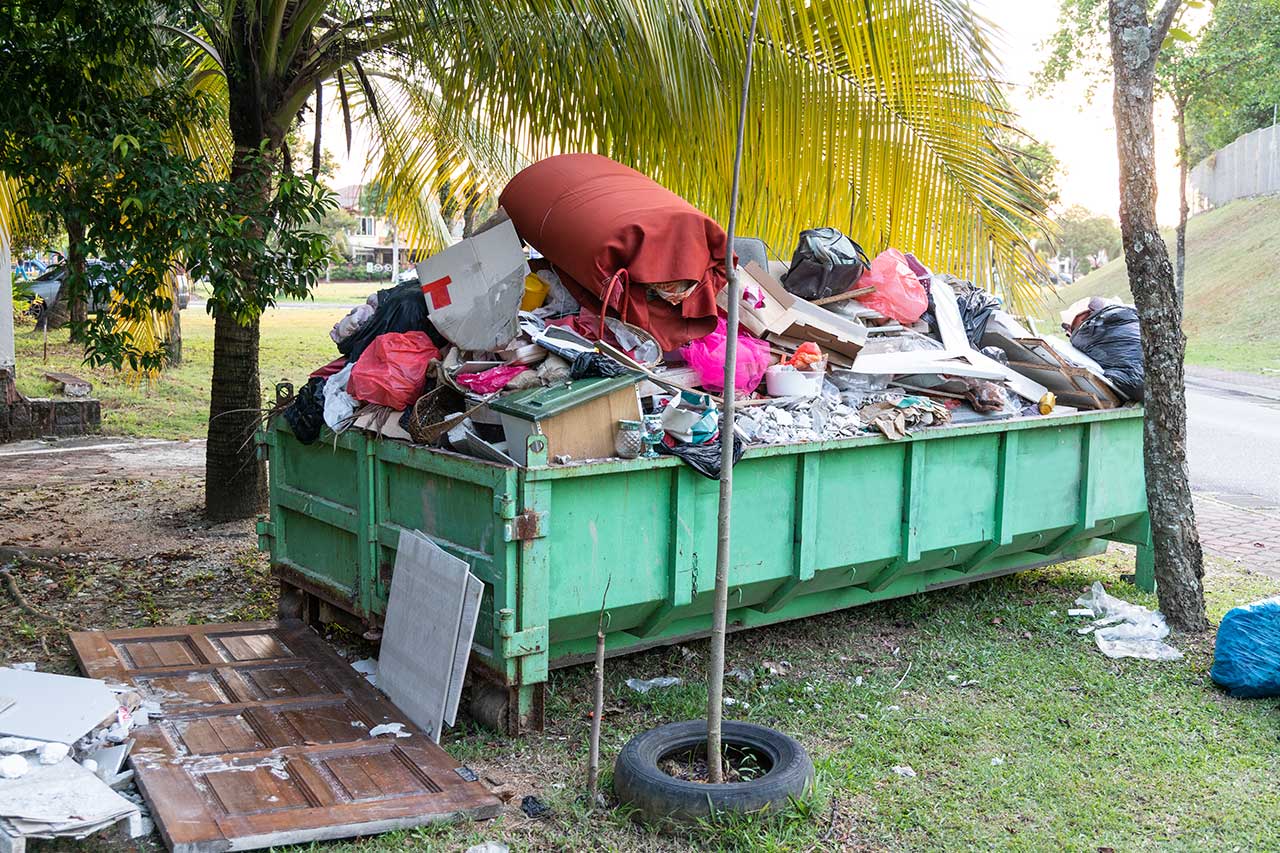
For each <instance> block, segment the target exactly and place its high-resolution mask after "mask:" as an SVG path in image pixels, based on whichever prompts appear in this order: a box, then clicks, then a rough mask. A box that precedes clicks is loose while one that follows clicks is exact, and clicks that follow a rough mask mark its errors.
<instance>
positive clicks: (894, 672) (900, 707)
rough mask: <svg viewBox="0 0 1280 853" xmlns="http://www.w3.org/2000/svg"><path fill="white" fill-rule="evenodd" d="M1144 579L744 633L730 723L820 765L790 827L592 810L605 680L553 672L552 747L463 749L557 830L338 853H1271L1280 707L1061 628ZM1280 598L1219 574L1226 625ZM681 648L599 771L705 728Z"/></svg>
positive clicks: (614, 732) (979, 594) (482, 832)
mask: <svg viewBox="0 0 1280 853" xmlns="http://www.w3.org/2000/svg"><path fill="white" fill-rule="evenodd" d="M1131 570H1132V556H1131V555H1127V554H1124V553H1121V552H1113V553H1111V554H1108V555H1105V556H1102V557H1098V558H1093V559H1090V560H1083V561H1079V562H1076V563H1072V564H1068V565H1065V566H1060V567H1052V568H1048V569H1044V570H1039V571H1034V572H1029V573H1025V574H1023V575H1018V576H1013V577H1008V578H1004V579H999V580H995V581H991V582H987V583H979V584H976V585H974V586H972V587H969V588H960V589H954V590H944V591H938V592H933V593H929V594H926V595H920V596H915V597H912V598H908V599H904V600H898V601H892V602H886V603H883V604H877V605H871V606H867V607H861V608H856V609H853V610H849V611H845V612H843V613H837V614H831V615H828V616H823V617H819V618H815V619H810V620H805V621H803V622H799V623H792V624H790V625H781V626H775V627H771V628H766V629H759V630H755V631H749V632H746V633H740V634H736V635H733V636H731V637H730V639H729V645H728V658H729V666H730V667H742V668H744V669H747V670H749V671H751V672H752V673H753V674H754V680H753V681H752V682H751V683H749V684H748V683H742V682H740V681H737V680H735V679H734V678H733V677H730V678H729V679H728V681H727V686H726V693H727V694H729V695H731V696H733V698H734V699H735V700H736V702H737V703H738V704H735V705H734V706H732V707H731V708H729V709H727V712H726V713H727V716H729V717H731V718H744V719H747V720H751V721H755V722H759V723H763V724H766V725H770V726H774V727H776V728H779V729H781V730H783V731H786V732H788V733H790V734H792V735H793V736H795V737H797V738H798V739H799V740H800V741H801V742H802V743H803V744H804V745H805V747H806V748H807V749H808V750H809V753H810V755H811V757H812V758H813V760H814V763H815V765H816V766H817V775H818V790H817V791H816V793H815V794H814V795H813V796H812V797H810V798H809V799H808V800H806V801H804V802H800V803H796V804H795V805H794V806H793V807H792V808H791V809H790V810H789V811H788V813H787V814H785V815H783V816H781V817H777V818H771V819H737V820H729V821H723V822H719V823H716V824H714V825H707V826H704V827H701V828H696V829H694V830H689V831H684V832H681V833H677V834H674V835H670V834H663V835H659V834H655V833H653V832H651V831H649V830H647V829H643V828H640V827H637V826H635V825H634V824H632V822H631V821H630V820H629V819H628V817H627V815H626V813H625V812H624V811H623V810H621V809H618V808H616V807H614V808H610V809H608V810H600V811H595V812H590V811H588V810H587V809H586V808H585V798H584V795H583V793H582V792H583V790H584V784H585V783H584V781H583V780H584V778H585V770H584V768H585V762H586V755H587V733H588V726H589V721H588V719H587V710H588V709H589V708H590V704H591V698H590V697H591V687H590V680H591V679H590V667H589V666H579V667H574V668H571V669H568V670H559V671H556V672H554V673H553V674H552V678H551V684H550V688H551V689H550V691H549V694H548V705H547V721H548V729H547V731H546V732H545V733H544V734H542V735H534V736H529V737H527V738H524V739H520V740H509V739H506V738H504V737H501V736H498V735H496V734H493V733H491V732H488V731H483V730H478V729H475V728H471V729H463V730H461V731H460V732H458V733H455V734H454V735H453V736H452V737H449V738H447V740H446V748H447V749H448V750H449V751H450V753H452V754H453V755H454V756H455V757H457V758H458V759H459V760H461V761H463V762H465V763H467V764H468V765H469V766H471V767H473V768H475V769H476V770H477V771H478V772H480V773H481V775H482V776H484V777H486V778H488V779H489V780H490V781H492V782H494V783H506V782H514V783H515V784H516V786H517V787H518V788H519V789H520V791H521V793H522V794H523V793H524V792H525V791H526V790H528V789H529V788H530V787H532V790H533V791H535V792H536V794H537V796H538V797H539V798H541V799H542V800H543V801H544V802H546V803H547V804H548V805H549V806H551V808H552V810H553V812H552V815H551V816H550V817H548V818H544V819H542V820H538V821H529V820H524V819H522V818H518V817H517V818H513V817H512V816H511V812H510V811H508V813H507V814H506V816H504V817H501V818H499V819H497V820H495V821H491V822H487V823H483V824H462V825H458V826H437V827H427V828H422V829H418V830H414V831H409V832H402V833H394V834H390V835H385V836H379V837H376V838H370V839H366V840H361V841H357V842H346V843H342V844H336V845H333V846H326V847H325V849H326V850H333V851H335V853H336V851H357V850H358V851H384V850H386V851H390V850H403V849H424V850H463V849H466V847H468V846H469V845H471V844H477V843H480V842H482V841H484V840H500V841H502V842H504V843H507V844H509V845H511V849H512V850H528V849H538V850H587V849H590V850H688V851H705V850H752V851H756V850H764V851H770V850H795V851H806V850H819V849H820V850H849V849H853V850H990V849H1002V850H1079V851H1097V850H1106V849H1109V848H1113V849H1115V850H1144V849H1152V850H1154V849H1159V850H1196V851H1199V850H1262V849H1275V846H1274V845H1275V837H1276V836H1275V816H1276V815H1277V814H1280V751H1277V749H1276V739H1277V733H1278V732H1280V726H1278V724H1280V715H1278V714H1277V703H1276V702H1275V701H1274V700H1271V701H1237V700H1232V699H1229V698H1227V697H1225V696H1224V695H1223V694H1222V693H1221V692H1220V691H1218V690H1217V689H1215V688H1214V687H1213V686H1212V685H1211V684H1210V682H1209V680H1208V676H1207V672H1208V668H1209V665H1210V663H1211V660H1212V640H1211V638H1210V639H1208V640H1200V641H1190V640H1187V639H1186V638H1175V642H1176V643H1177V644H1178V645H1179V647H1180V648H1182V649H1183V651H1184V652H1186V660H1185V661H1182V662H1179V663H1172V664H1158V663H1152V662H1146V661H1136V660H1122V661H1112V660H1109V659H1107V658H1105V657H1103V656H1102V655H1101V654H1100V653H1099V652H1098V651H1097V649H1096V648H1095V646H1094V643H1093V640H1092V638H1091V637H1082V636H1079V635H1078V634H1077V633H1076V630H1075V629H1076V627H1078V626H1079V625H1080V624H1083V620H1079V619H1075V618H1070V617H1068V616H1067V615H1066V611H1067V608H1068V607H1070V606H1072V602H1073V601H1074V599H1075V598H1076V597H1077V596H1078V595H1079V594H1080V593H1081V592H1082V591H1083V590H1084V589H1085V588H1086V587H1087V586H1088V585H1089V584H1090V583H1091V582H1092V581H1093V580H1095V579H1099V578H1101V579H1103V580H1104V581H1105V582H1106V584H1107V587H1108V589H1109V590H1110V591H1112V592H1113V593H1114V594H1117V595H1120V596H1121V597H1124V598H1126V599H1129V600H1136V601H1140V602H1142V603H1145V604H1148V605H1153V604H1154V601H1153V598H1152V597H1151V596H1145V595H1143V594H1141V593H1138V592H1137V591H1136V590H1135V589H1134V588H1133V587H1132V586H1130V585H1128V584H1125V583H1123V582H1121V581H1120V580H1119V574H1120V572H1122V571H1131ZM1277 589H1280V582H1278V581H1275V580H1273V579H1266V578H1262V577H1260V576H1257V575H1244V574H1239V573H1231V572H1229V571H1227V570H1225V569H1223V568H1222V567H1215V570H1214V572H1213V575H1212V577H1211V579H1210V583H1209V597H1210V610H1211V616H1212V618H1213V619H1214V620H1215V621H1216V620H1217V619H1219V618H1221V616H1222V614H1223V613H1224V612H1225V611H1226V610H1227V609H1229V608H1230V607H1231V606H1233V605H1235V604H1237V603H1241V602H1244V601H1247V600H1253V599H1255V598H1258V597H1261V596H1263V595H1266V594H1271V593H1274V592H1276V591H1277ZM683 649H684V650H683V651H682V650H681V649H676V648H666V649H658V650H653V651H650V652H646V653H643V654H639V655H633V656H630V657H626V658H620V659H614V660H611V661H610V662H609V663H608V664H607V666H606V670H607V693H606V718H605V726H604V737H603V746H602V753H603V759H602V762H603V763H605V764H606V765H609V766H611V762H612V760H613V759H614V757H616V755H617V754H618V752H619V750H620V749H621V748H622V745H623V744H624V743H625V742H626V740H627V739H629V738H630V737H631V736H633V735H635V734H636V733H638V732H640V731H642V730H644V729H646V728H649V727H651V726H655V725H660V724H662V723H666V722H671V721H675V720H681V719H690V718H701V717H702V716H703V714H704V712H705V706H704V705H703V702H704V698H703V697H704V696H705V689H706V686H705V678H704V676H703V670H702V668H703V667H704V666H705V661H706V649H707V644H706V643H705V642H693V643H688V644H686V645H685V646H684V647H683ZM763 660H773V661H779V660H786V661H788V662H789V663H790V664H791V666H792V669H791V672H790V674H789V675H788V676H786V677H779V676H770V675H768V674H766V673H765V671H764V669H763V668H762V666H761V661H763ZM657 675H678V676H680V677H682V678H683V679H684V680H685V681H684V684H682V685H680V686H677V687H674V688H670V689H667V690H654V691H653V692H651V693H649V694H647V695H640V694H638V693H635V692H633V691H631V690H630V689H628V688H627V687H626V686H625V684H624V683H623V682H624V681H625V679H626V678H629V677H638V678H650V677H653V676H657ZM859 676H861V678H862V683H861V685H857V683H856V679H857V677H859ZM896 765H907V766H910V767H911V768H912V769H914V770H915V772H916V774H917V775H916V777H915V778H905V777H902V776H899V775H897V774H896V773H895V772H894V771H893V769H892V768H893V767H894V766H896ZM610 778H611V773H609V772H606V773H605V774H604V790H606V791H608V790H609V780H610ZM611 805H615V804H611Z"/></svg>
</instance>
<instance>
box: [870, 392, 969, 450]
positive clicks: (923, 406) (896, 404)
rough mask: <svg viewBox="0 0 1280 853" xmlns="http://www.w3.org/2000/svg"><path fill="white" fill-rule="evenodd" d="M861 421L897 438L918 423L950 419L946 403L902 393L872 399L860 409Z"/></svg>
mask: <svg viewBox="0 0 1280 853" xmlns="http://www.w3.org/2000/svg"><path fill="white" fill-rule="evenodd" d="M858 415H859V417H861V418H862V422H863V423H865V424H866V425H867V426H868V427H870V428H872V429H876V430H879V431H880V432H882V433H884V435H885V436H886V437H888V438H890V439H893V440H894V441H897V440H898V439H901V438H905V437H906V436H907V435H908V434H910V433H911V431H912V430H914V429H916V428H917V427H927V426H941V425H942V424H945V423H947V422H948V421H949V420H951V413H950V412H949V411H947V407H946V406H943V405H941V404H940V403H935V402H934V401H933V400H930V399H928V398H927V397H903V398H902V399H900V400H897V401H894V400H886V401H884V402H880V403H869V404H867V405H865V406H863V407H862V408H860V409H859V410H858Z"/></svg>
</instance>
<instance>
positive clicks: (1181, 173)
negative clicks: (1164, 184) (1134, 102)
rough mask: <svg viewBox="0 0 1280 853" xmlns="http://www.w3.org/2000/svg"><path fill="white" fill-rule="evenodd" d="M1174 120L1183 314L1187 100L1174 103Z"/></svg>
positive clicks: (1177, 272) (1177, 277) (1177, 275)
mask: <svg viewBox="0 0 1280 853" xmlns="http://www.w3.org/2000/svg"><path fill="white" fill-rule="evenodd" d="M1174 120H1175V121H1177V123H1178V230H1177V235H1176V241H1177V248H1176V249H1175V252H1176V257H1175V260H1174V267H1173V273H1174V285H1175V287H1176V288H1177V290H1178V312H1179V313H1180V314H1181V313H1182V311H1183V308H1184V306H1185V305H1186V301H1187V300H1186V296H1187V214H1188V213H1190V211H1191V208H1190V206H1189V205H1188V204H1187V102H1186V101H1185V100H1182V101H1179V102H1177V103H1175V104H1174Z"/></svg>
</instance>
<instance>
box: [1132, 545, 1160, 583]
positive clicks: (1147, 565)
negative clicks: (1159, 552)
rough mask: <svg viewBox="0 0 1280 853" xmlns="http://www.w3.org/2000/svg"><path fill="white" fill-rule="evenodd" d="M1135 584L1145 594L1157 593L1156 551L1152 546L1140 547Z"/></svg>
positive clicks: (1135, 570) (1135, 571)
mask: <svg viewBox="0 0 1280 853" xmlns="http://www.w3.org/2000/svg"><path fill="white" fill-rule="evenodd" d="M1133 583H1134V586H1136V587H1137V588H1138V589H1140V590H1142V591H1143V592H1155V591H1156V550H1155V548H1152V547H1151V546H1150V545H1139V546H1138V559H1137V565H1136V566H1135V569H1134V579H1133Z"/></svg>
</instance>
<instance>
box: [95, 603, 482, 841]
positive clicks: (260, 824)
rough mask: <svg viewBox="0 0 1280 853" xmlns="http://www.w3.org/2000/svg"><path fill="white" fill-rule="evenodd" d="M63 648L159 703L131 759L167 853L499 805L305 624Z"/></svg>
mask: <svg viewBox="0 0 1280 853" xmlns="http://www.w3.org/2000/svg"><path fill="white" fill-rule="evenodd" d="M71 642H72V645H73V647H74V648H75V653H76V656H77V657H78V658H79V661H80V666H81V668H82V669H83V670H84V672H85V674H87V675H89V676H90V677H92V678H102V679H105V680H107V681H109V682H121V683H128V684H133V685H134V686H136V688H137V689H138V691H139V692H140V693H141V694H142V696H143V697H144V698H145V699H151V700H154V701H156V702H158V703H159V704H160V707H161V708H162V714H161V715H160V716H159V718H158V719H153V720H152V721H151V723H150V724H149V725H147V726H144V727H141V728H139V729H136V730H135V732H134V737H135V738H136V740H137V743H136V744H135V745H134V749H133V752H132V754H131V759H132V762H133V767H134V769H135V771H136V773H137V780H138V786H139V788H140V789H141V790H142V793H143V796H144V797H145V798H146V800H147V804H148V805H149V806H150V808H151V811H152V814H153V815H154V816H155V819H156V824H157V826H158V827H159V829H160V832H161V835H163V837H164V840H165V843H166V844H168V845H169V848H170V849H171V850H173V851H175V853H195V851H220V850H252V849H256V848H260V847H267V846H271V845H279V844H295V843H300V842H306V841H313V840H321V839H328V838H344V837H349V836H354V835H368V834H372V833H376V832H385V831H387V830H391V829H398V828H402V827H409V826H417V825H420V824H424V823H429V822H431V821H434V820H453V819H459V818H466V817H470V818H486V817H492V816H493V815H495V814H497V812H498V810H499V808H500V803H499V801H498V799H497V798H496V797H494V796H493V795H492V794H491V793H489V792H488V791H487V790H486V789H485V787H484V786H483V785H482V784H481V783H480V782H478V781H474V778H475V777H474V774H472V773H470V771H468V770H466V768H462V767H460V765H459V764H458V763H457V762H456V761H454V760H453V759H452V758H450V757H449V755H448V754H447V753H445V752H444V750H443V749H441V748H440V747H439V746H437V745H436V744H435V743H433V742H432V741H431V739H430V738H429V737H427V736H426V735H425V734H424V733H423V732H422V731H421V730H419V729H417V728H415V727H414V726H413V724H412V723H410V722H409V721H408V719H407V718H406V717H405V716H404V715H403V714H401V713H400V711H399V709H397V708H396V707H395V706H394V705H393V704H391V702H390V701H389V700H388V699H387V698H386V697H385V696H383V695H382V694H381V693H379V692H378V691H377V690H375V689H374V688H373V687H372V686H371V685H369V683H368V682H366V681H365V680H364V678H363V677H361V676H360V674H359V673H357V672H356V671H355V670H353V669H351V667H350V666H349V665H348V664H347V662H346V661H345V660H343V659H342V658H341V657H339V656H338V655H337V654H336V653H335V652H334V651H333V650H332V649H331V648H329V646H328V645H327V644H326V643H325V642H324V641H323V640H321V639H320V637H318V636H317V635H316V634H315V633H314V632H313V631H311V629H309V628H307V627H305V626H304V625H303V624H302V623H301V622H296V621H287V622H280V623H275V622H251V623H238V624H226V625H190V626H187V625H184V626H179V627H173V628H143V629H136V630H125V631H105V632H104V631H87V632H82V633H74V634H72V635H71ZM383 723H402V724H403V730H402V734H407V735H408V737H397V736H395V735H383V736H380V737H376V738H375V737H371V736H370V735H369V731H370V730H371V729H373V728H374V727H375V726H378V725H380V724H383ZM468 779H471V780H473V781H468Z"/></svg>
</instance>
